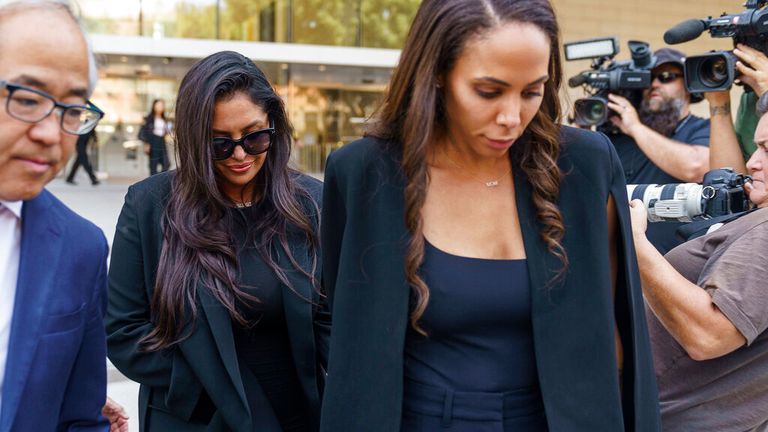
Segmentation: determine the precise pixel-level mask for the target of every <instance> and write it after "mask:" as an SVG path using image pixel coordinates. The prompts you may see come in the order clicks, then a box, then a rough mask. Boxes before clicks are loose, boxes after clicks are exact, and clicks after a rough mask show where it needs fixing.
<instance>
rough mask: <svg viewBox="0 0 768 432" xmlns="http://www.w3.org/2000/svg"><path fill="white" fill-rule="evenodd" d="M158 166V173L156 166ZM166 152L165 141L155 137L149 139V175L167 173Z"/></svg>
mask: <svg viewBox="0 0 768 432" xmlns="http://www.w3.org/2000/svg"><path fill="white" fill-rule="evenodd" d="M158 165H160V171H158V170H157V166H158ZM168 165H169V164H168V152H167V151H166V150H165V139H164V138H163V137H159V136H157V135H152V137H150V138H149V175H155V174H157V173H158V172H165V171H168Z"/></svg>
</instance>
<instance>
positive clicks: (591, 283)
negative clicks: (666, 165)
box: [321, 127, 660, 432]
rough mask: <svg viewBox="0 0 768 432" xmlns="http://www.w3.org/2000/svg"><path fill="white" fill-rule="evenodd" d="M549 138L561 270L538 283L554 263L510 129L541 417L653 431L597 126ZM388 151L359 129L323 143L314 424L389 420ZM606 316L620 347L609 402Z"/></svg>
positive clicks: (625, 240) (396, 263)
mask: <svg viewBox="0 0 768 432" xmlns="http://www.w3.org/2000/svg"><path fill="white" fill-rule="evenodd" d="M561 142H562V151H561V156H560V158H559V160H558V164H559V166H560V168H561V170H562V172H563V173H564V176H563V180H562V185H561V189H560V196H559V199H558V203H557V204H558V206H559V208H560V209H561V212H562V215H563V221H564V223H565V236H564V238H563V242H562V243H563V245H564V246H565V249H566V251H567V253H568V259H569V267H568V271H567V274H566V276H565V278H564V280H563V282H561V283H557V284H555V285H554V286H551V287H547V284H548V281H549V280H550V278H551V277H552V276H553V275H555V274H556V272H557V271H558V270H559V269H560V266H561V264H560V261H559V260H558V259H556V258H554V257H553V256H552V255H551V254H549V253H548V252H547V248H546V246H545V244H544V242H543V241H542V240H541V238H540V236H539V232H540V229H539V224H538V222H537V221H536V213H535V209H534V207H533V203H532V198H531V186H530V184H531V183H532V182H535V181H536V179H535V178H526V177H525V176H524V175H523V173H522V172H521V170H520V168H519V167H518V163H517V160H518V157H517V152H518V151H519V149H520V148H521V146H523V145H526V143H525V140H524V139H521V140H520V142H518V143H516V144H515V146H513V148H512V149H513V151H512V156H511V158H512V161H513V167H514V182H515V191H516V198H517V207H518V212H519V218H520V224H521V229H522V233H523V240H524V244H525V250H526V255H527V265H528V274H529V278H530V286H531V287H532V288H531V297H532V320H533V336H534V345H535V353H536V364H537V369H538V373H539V382H540V386H541V392H542V395H543V399H544V406H545V410H546V416H547V422H548V424H549V429H550V430H552V431H569V432H570V431H589V432H596V431H606V432H609V431H610V432H617V431H623V430H630V431H657V430H659V423H660V422H659V414H658V412H659V411H658V402H657V390H656V382H655V375H654V372H653V364H652V359H651V351H650V346H649V342H648V333H647V328H646V322H645V316H644V310H643V299H642V292H641V288H640V281H639V277H638V272H637V263H636V257H635V252H634V247H633V244H632V237H631V229H630V220H629V213H628V206H627V205H626V202H627V195H626V188H625V183H624V175H623V171H622V169H621V166H620V164H619V160H618V158H617V156H616V153H615V151H614V149H613V147H612V146H611V144H610V142H609V141H608V139H607V138H606V137H605V136H602V135H599V134H596V133H593V132H588V131H582V130H579V129H573V128H569V127H563V128H562V130H561ZM399 155H400V151H399V150H398V146H397V145H395V144H393V143H387V142H384V141H380V140H377V139H374V138H365V139H362V140H359V141H356V142H354V143H351V144H349V145H347V146H345V147H343V148H341V149H339V150H337V151H336V152H334V153H333V154H332V155H331V157H330V158H329V161H328V164H327V167H326V174H325V184H324V192H323V226H322V243H323V247H322V249H323V275H324V283H323V285H324V288H325V289H326V290H327V291H328V294H329V302H332V304H331V310H332V313H333V330H332V336H331V353H330V359H329V368H330V369H329V371H328V377H327V383H326V391H325V396H324V400H323V410H322V416H321V419H322V420H321V431H324V432H341V431H343V432H347V431H366V432H397V431H399V430H400V418H401V406H402V398H403V396H402V395H403V349H404V348H403V347H404V342H405V335H406V326H407V325H408V314H409V287H408V284H407V283H406V279H405V273H404V265H403V263H404V256H405V251H406V245H407V241H408V238H409V234H408V233H407V230H406V228H405V223H404V198H403V197H404V195H403V191H404V177H403V175H402V171H401V169H400V163H399V159H400V156H399ZM609 194H613V196H614V199H615V201H616V203H617V206H616V207H617V209H618V215H619V224H618V226H619V229H620V232H619V234H618V241H619V242H620V245H619V246H618V250H619V257H618V260H619V272H618V277H617V279H618V281H617V285H616V304H615V305H614V302H613V301H612V297H611V273H610V268H609V250H608V229H607V217H606V211H605V208H606V203H607V200H608V196H609ZM499 216H500V217H502V216H503V215H499ZM477 223H483V222H482V221H477ZM614 311H616V314H615V315H614ZM615 316H617V317H618V319H615V318H614V317H615ZM615 323H617V324H618V328H619V331H620V334H621V337H622V342H623V347H624V382H623V386H624V390H625V391H624V397H623V401H622V395H621V394H620V391H619V378H618V376H619V374H618V371H617V367H616V354H615V353H616V349H615V341H614V324H615Z"/></svg>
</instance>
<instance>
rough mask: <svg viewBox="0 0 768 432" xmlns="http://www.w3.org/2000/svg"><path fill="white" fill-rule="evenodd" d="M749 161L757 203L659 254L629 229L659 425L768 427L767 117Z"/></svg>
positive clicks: (642, 218) (638, 225)
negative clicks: (658, 405) (643, 301)
mask: <svg viewBox="0 0 768 432" xmlns="http://www.w3.org/2000/svg"><path fill="white" fill-rule="evenodd" d="M755 144H756V145H757V150H756V151H755V152H754V154H753V155H752V157H751V158H750V159H749V161H748V162H747V164H746V168H747V170H748V172H749V174H750V175H752V177H753V183H752V186H751V188H749V189H748V192H749V195H750V200H752V201H753V202H754V203H756V204H758V209H756V210H754V211H751V212H747V213H746V214H744V215H743V216H741V217H739V218H737V219H735V220H733V221H731V222H729V223H727V224H725V225H724V226H722V227H721V228H720V229H718V230H716V231H714V232H711V233H709V234H707V235H704V236H702V237H698V238H696V239H693V240H690V241H688V242H686V243H683V244H682V245H680V246H678V247H676V248H675V249H672V250H671V251H670V252H669V253H667V254H666V255H665V256H663V257H662V256H661V254H660V253H659V252H657V251H656V249H655V248H654V247H653V246H652V245H651V244H650V242H649V241H648V239H647V237H646V235H645V230H646V227H647V221H646V217H647V213H646V210H645V207H644V206H643V204H642V202H640V201H638V200H635V201H632V203H630V206H631V213H632V230H633V236H634V242H635V247H636V250H637V257H638V262H639V266H640V276H641V279H642V283H643V294H644V295H645V298H646V304H647V309H648V310H647V311H646V312H647V318H648V323H649V325H648V330H649V333H650V337H651V345H652V349H653V358H654V365H655V368H656V377H657V381H658V387H659V398H660V402H661V415H662V426H663V429H664V430H665V431H672V432H674V431H718V432H729V431H733V432H743V431H768V331H767V330H766V329H767V328H768V289H766V283H765V279H766V276H768V247H766V245H768V200H766V199H765V198H766V194H767V193H768V192H767V191H766V185H765V181H766V170H767V169H768V116H766V115H765V114H763V115H762V117H761V119H760V122H759V123H758V126H757V130H756V131H755Z"/></svg>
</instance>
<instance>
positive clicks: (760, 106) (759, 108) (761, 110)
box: [755, 92, 768, 117]
mask: <svg viewBox="0 0 768 432" xmlns="http://www.w3.org/2000/svg"><path fill="white" fill-rule="evenodd" d="M755 111H756V112H757V116H758V117H762V116H763V114H765V113H767V112H768V92H765V93H763V95H762V96H760V98H758V99H757V105H756V106H755Z"/></svg>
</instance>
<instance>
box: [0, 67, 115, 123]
mask: <svg viewBox="0 0 768 432" xmlns="http://www.w3.org/2000/svg"><path fill="white" fill-rule="evenodd" d="M0 87H4V88H6V89H8V95H7V96H6V99H5V112H7V113H8V115H9V116H11V117H13V118H15V119H16V120H19V121H23V122H24V123H29V124H35V123H40V122H41V121H43V120H45V119H46V118H48V116H49V115H51V113H52V112H53V111H54V110H55V109H56V108H58V109H60V110H61V115H60V116H59V126H60V127H61V130H63V131H64V132H66V133H68V134H70V135H86V134H88V133H90V132H91V131H92V130H93V129H94V128H95V127H96V125H98V124H99V121H101V119H102V118H104V111H102V110H101V109H100V108H99V107H97V106H96V105H94V104H93V102H91V101H90V100H86V101H85V103H86V105H80V104H64V103H61V102H59V101H57V100H56V99H54V97H53V96H51V95H49V94H48V93H46V92H44V91H40V90H37V89H33V88H31V87H27V86H23V85H18V84H11V83H9V82H8V81H4V80H0ZM18 90H24V91H28V92H32V93H35V94H36V95H38V96H41V97H43V98H45V99H48V100H49V101H51V102H53V106H52V107H51V109H50V110H49V111H48V112H47V113H45V115H43V116H42V117H40V118H39V119H37V120H27V119H24V118H20V117H18V116H17V115H15V114H13V113H12V112H11V111H12V110H11V109H10V107H9V105H10V104H11V99H12V97H13V93H14V92H15V91H18ZM69 109H81V110H86V111H90V112H92V113H95V114H96V115H98V118H97V119H96V121H94V122H93V124H92V125H91V126H89V127H88V128H87V129H84V130H78V131H76V132H73V131H71V130H69V129H67V128H66V127H65V126H64V118H65V117H66V112H67V110H69Z"/></svg>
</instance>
